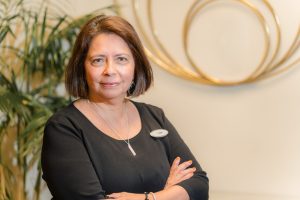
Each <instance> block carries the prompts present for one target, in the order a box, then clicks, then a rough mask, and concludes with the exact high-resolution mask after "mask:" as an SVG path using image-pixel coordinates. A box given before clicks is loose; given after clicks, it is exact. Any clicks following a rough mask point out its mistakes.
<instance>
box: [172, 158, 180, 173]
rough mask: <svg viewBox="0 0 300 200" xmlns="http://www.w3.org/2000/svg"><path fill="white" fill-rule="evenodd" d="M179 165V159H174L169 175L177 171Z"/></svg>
mask: <svg viewBox="0 0 300 200" xmlns="http://www.w3.org/2000/svg"><path fill="white" fill-rule="evenodd" d="M179 163H180V157H176V158H175V160H174V161H173V163H172V166H171V169H170V173H171V172H173V171H174V170H176V169H177V167H178V165H179Z"/></svg>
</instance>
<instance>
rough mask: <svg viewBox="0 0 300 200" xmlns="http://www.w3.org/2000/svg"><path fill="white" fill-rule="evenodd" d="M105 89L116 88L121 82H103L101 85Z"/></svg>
mask: <svg viewBox="0 0 300 200" xmlns="http://www.w3.org/2000/svg"><path fill="white" fill-rule="evenodd" d="M100 84H101V85H102V86H103V87H115V86H118V85H119V84H120V83H119V82H102V83H100Z"/></svg>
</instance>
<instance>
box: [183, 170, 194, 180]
mask: <svg viewBox="0 0 300 200" xmlns="http://www.w3.org/2000/svg"><path fill="white" fill-rule="evenodd" d="M193 176H194V172H190V173H187V174H185V175H184V176H183V177H181V179H180V182H181V181H184V180H187V179H190V178H192V177H193Z"/></svg>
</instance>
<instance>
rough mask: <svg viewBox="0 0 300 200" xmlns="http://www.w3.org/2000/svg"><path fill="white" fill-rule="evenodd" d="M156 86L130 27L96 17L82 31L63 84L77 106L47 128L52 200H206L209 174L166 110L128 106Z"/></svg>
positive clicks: (45, 161)
mask: <svg viewBox="0 0 300 200" xmlns="http://www.w3.org/2000/svg"><path fill="white" fill-rule="evenodd" d="M152 80H153V78H152V70H151V66H150V64H149V61H148V59H147V58H146V55H145V53H144V51H143V46H142V44H141V42H140V40H139V37H138V35H137V33H136V32H135V30H134V29H133V27H132V26H131V25H130V24H129V23H128V22H127V21H125V20H124V19H122V18H120V17H117V16H97V17H95V18H93V19H91V20H90V21H88V22H87V23H86V24H85V25H84V27H83V28H82V30H81V32H80V33H79V36H78V38H77V40H76V42H75V46H74V50H73V53H72V56H71V59H70V61H69V64H68V66H67V68H66V77H65V83H66V89H67V91H68V92H69V93H70V94H71V95H72V96H74V97H76V98H78V99H77V100H76V101H74V102H73V103H71V104H70V105H69V106H67V107H66V108H63V109H62V110H60V111H58V112H57V113H55V114H54V115H53V116H52V117H51V118H50V119H49V120H48V122H47V124H46V127H45V135H44V141H43V148H42V169H43V178H44V180H45V181H46V182H47V185H48V187H49V190H50V192H51V194H52V195H53V198H54V199H105V198H109V199H117V200H144V199H149V200H174V199H176V200H188V199H192V200H206V199H208V178H207V176H206V173H205V172H204V171H202V169H201V167H200V165H199V164H198V162H197V161H196V159H195V158H194V156H193V155H192V153H191V152H190V150H189V149H188V147H187V146H186V145H185V143H184V142H183V140H182V139H181V138H180V136H179V135H178V133H177V131H176V130H175V128H174V127H173V126H172V124H171V123H170V122H169V121H168V119H167V118H166V117H165V115H164V113H163V111H162V110H161V109H160V108H157V107H155V106H152V105H148V104H144V103H138V102H134V101H132V100H130V99H129V97H136V96H139V95H141V94H143V93H144V92H145V91H146V90H148V88H149V87H150V86H151V84H152Z"/></svg>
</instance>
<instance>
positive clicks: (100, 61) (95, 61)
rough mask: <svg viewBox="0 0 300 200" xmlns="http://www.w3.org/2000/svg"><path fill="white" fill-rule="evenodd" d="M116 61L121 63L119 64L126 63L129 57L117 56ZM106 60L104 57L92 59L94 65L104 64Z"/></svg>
mask: <svg viewBox="0 0 300 200" xmlns="http://www.w3.org/2000/svg"><path fill="white" fill-rule="evenodd" d="M116 61H117V62H118V63H119V64H125V63H127V62H128V58H126V57H122V56H120V57H117V58H116ZM104 62H105V59H104V58H95V59H93V60H92V65H97V66H98V65H102V64H103V63H104Z"/></svg>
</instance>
